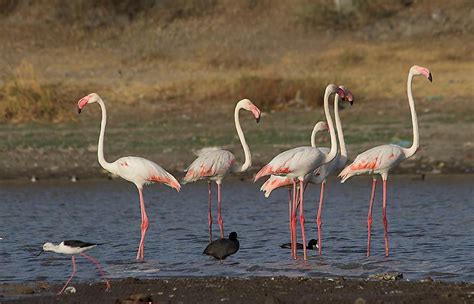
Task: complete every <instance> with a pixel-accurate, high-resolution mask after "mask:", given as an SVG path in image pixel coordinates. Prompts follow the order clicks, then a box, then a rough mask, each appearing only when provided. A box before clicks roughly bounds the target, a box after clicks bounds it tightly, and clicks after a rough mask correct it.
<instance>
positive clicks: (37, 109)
mask: <svg viewBox="0 0 474 304" xmlns="http://www.w3.org/2000/svg"><path fill="white" fill-rule="evenodd" d="M60 91H61V85H60V84H54V85H51V84H41V80H40V78H39V77H38V75H37V74H36V72H35V70H34V68H33V65H32V64H30V63H28V62H25V61H23V62H22V63H21V64H20V65H19V66H18V67H17V68H16V71H15V77H14V78H12V79H11V80H9V81H7V82H6V83H5V84H4V85H3V86H2V87H1V88H0V117H1V118H2V119H4V120H7V121H12V122H23V121H54V122H58V121H65V120H70V119H71V118H72V115H73V113H74V112H73V111H71V109H72V107H71V106H70V105H68V103H67V102H65V100H68V99H66V98H62V97H66V96H68V94H69V92H66V91H63V93H61V92H60Z"/></svg>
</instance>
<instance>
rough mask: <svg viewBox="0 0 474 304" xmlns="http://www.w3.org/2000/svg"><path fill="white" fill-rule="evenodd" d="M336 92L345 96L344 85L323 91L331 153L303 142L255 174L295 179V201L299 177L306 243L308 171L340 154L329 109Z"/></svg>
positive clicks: (294, 240)
mask: <svg viewBox="0 0 474 304" xmlns="http://www.w3.org/2000/svg"><path fill="white" fill-rule="evenodd" d="M333 93H336V94H338V95H340V96H341V97H342V98H345V96H346V93H345V91H344V90H343V89H341V88H339V87H337V86H336V85H334V84H330V85H328V86H327V87H326V91H325V93H324V113H325V115H326V120H327V122H328V125H329V133H330V134H331V150H330V152H329V153H328V154H324V153H323V152H321V151H320V150H319V149H318V148H316V147H308V146H302V147H297V148H293V149H290V150H287V151H284V152H282V153H280V154H278V155H277V156H275V157H274V158H273V159H272V160H271V161H270V162H269V163H268V164H267V165H265V166H264V167H263V168H262V169H260V171H259V172H258V173H257V175H256V176H255V180H254V181H257V180H258V179H260V178H261V177H263V176H267V175H280V176H286V177H289V178H290V179H291V180H292V183H293V202H296V199H297V196H296V192H297V191H296V184H297V181H299V186H300V191H299V201H300V224H301V235H302V238H303V244H306V235H305V231H304V222H305V218H304V214H303V210H304V206H303V203H304V200H303V192H304V191H303V188H304V179H305V176H306V175H307V174H310V173H312V172H314V170H316V169H317V168H319V167H320V166H322V165H324V164H327V163H328V162H330V161H331V160H333V158H334V157H335V156H336V154H337V141H336V133H335V131H334V124H333V121H332V118H331V113H330V111H329V104H328V103H329V101H328V100H329V96H330V95H331V94H333ZM295 213H296V204H295V203H293V212H292V214H293V216H292V227H294V228H293V238H292V242H293V256H294V257H296V252H295V251H296V245H295V242H296V235H295V231H296V221H295V219H296V216H295ZM303 255H304V259H305V260H306V259H307V255H306V248H305V247H304V248H303Z"/></svg>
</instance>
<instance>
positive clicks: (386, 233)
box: [382, 178, 388, 257]
mask: <svg viewBox="0 0 474 304" xmlns="http://www.w3.org/2000/svg"><path fill="white" fill-rule="evenodd" d="M382 208H383V211H382V212H383V232H384V238H385V256H387V257H388V221H387V179H386V178H383V203H382Z"/></svg>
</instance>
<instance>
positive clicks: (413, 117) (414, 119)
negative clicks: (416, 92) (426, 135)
mask: <svg viewBox="0 0 474 304" xmlns="http://www.w3.org/2000/svg"><path fill="white" fill-rule="evenodd" d="M412 82H413V73H412V72H411V71H410V73H409V74H408V81H407V94H408V103H409V104H410V112H411V123H412V125H413V143H412V145H411V147H410V148H408V149H404V152H405V157H406V158H409V157H412V156H413V155H414V154H415V153H416V151H417V150H418V147H419V146H420V134H419V133H418V118H417V116H416V110H415V100H414V99H413V93H412V89H411V84H412Z"/></svg>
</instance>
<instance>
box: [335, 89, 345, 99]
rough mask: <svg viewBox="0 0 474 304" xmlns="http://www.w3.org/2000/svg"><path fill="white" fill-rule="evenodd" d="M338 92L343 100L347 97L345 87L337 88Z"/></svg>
mask: <svg viewBox="0 0 474 304" xmlns="http://www.w3.org/2000/svg"><path fill="white" fill-rule="evenodd" d="M336 94H337V95H339V96H340V97H341V99H343V100H344V99H345V98H346V92H345V91H344V89H341V88H337V89H336Z"/></svg>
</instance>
